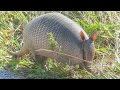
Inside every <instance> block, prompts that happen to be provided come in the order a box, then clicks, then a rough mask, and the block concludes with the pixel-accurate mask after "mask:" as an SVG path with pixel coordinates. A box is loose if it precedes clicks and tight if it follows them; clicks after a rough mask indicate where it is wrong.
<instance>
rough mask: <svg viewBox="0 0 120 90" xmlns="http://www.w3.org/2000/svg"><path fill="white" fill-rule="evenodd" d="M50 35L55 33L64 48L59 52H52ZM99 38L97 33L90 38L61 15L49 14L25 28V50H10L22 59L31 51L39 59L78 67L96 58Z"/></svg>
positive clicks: (23, 48)
mask: <svg viewBox="0 0 120 90" xmlns="http://www.w3.org/2000/svg"><path fill="white" fill-rule="evenodd" d="M48 33H52V34H53V36H54V38H55V40H56V41H57V42H58V44H59V45H60V46H61V51H60V52H59V51H58V50H55V51H52V50H49V40H48ZM96 36H97V33H96V32H95V33H93V34H92V35H91V36H90V38H89V37H88V35H87V34H86V33H85V31H84V30H83V29H82V28H81V27H80V26H79V25H78V24H77V23H75V22H74V21H72V20H71V19H69V18H67V17H66V16H64V15H62V14H60V13H47V14H44V15H41V16H39V17H37V18H35V19H33V20H31V21H30V22H29V23H28V24H27V25H26V27H25V30H24V31H23V41H24V45H23V47H22V49H21V50H20V51H18V52H10V51H9V53H10V54H12V55H17V56H22V55H24V54H26V53H28V51H31V52H32V53H33V54H34V55H35V56H36V57H39V56H40V57H43V56H45V57H50V58H54V59H56V60H57V61H61V62H63V63H68V64H69V65H76V64H80V63H81V62H82V61H83V62H84V61H91V60H92V59H93V57H94V52H95V47H94V41H95V39H96ZM61 52H62V53H61ZM63 53H64V54H63ZM39 60H40V59H39ZM43 61H45V60H43ZM84 65H85V66H88V63H87V62H84Z"/></svg>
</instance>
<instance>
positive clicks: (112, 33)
mask: <svg viewBox="0 0 120 90" xmlns="http://www.w3.org/2000/svg"><path fill="white" fill-rule="evenodd" d="M48 12H51V11H40V12H38V11H28V12H25V11H9V12H8V11H7V12H6V11H3V12H0V69H7V70H8V69H9V70H11V71H14V72H17V73H23V74H24V76H25V77H26V78H39V79H41V78H60V79H66V78H75V79H78V78H83V79H117V78H120V64H119V63H117V62H116V61H117V60H118V59H119V57H120V54H119V47H120V45H119V42H120V40H119V30H120V24H119V21H120V20H119V19H120V12H116V11H114V12H113V11H71V12H69V11H58V12H60V13H62V14H64V15H66V16H68V17H69V18H71V19H72V20H74V21H75V22H76V23H78V24H80V25H81V26H82V27H83V29H84V30H85V31H86V32H87V34H88V35H91V34H92V33H93V32H94V31H99V32H100V34H99V36H98V38H97V40H96V41H95V47H96V54H95V57H94V60H93V64H92V66H91V68H92V70H93V73H90V72H87V71H86V70H80V69H78V68H77V66H74V67H70V66H68V65H64V64H61V63H58V62H56V61H54V60H51V59H50V60H49V61H48V62H47V67H48V69H47V71H45V72H44V71H43V70H42V69H41V66H40V65H36V64H35V63H34V61H33V60H32V57H31V56H29V55H25V56H23V57H21V58H19V59H12V58H11V55H9V54H8V53H7V52H6V51H7V50H12V51H17V50H19V49H20V48H21V47H22V45H23V42H22V31H23V30H24V26H25V25H26V24H27V23H28V22H29V21H30V20H32V19H33V18H34V17H36V16H40V15H41V14H44V13H48ZM116 32H117V33H116ZM54 44H56V43H54ZM115 53H116V54H115Z"/></svg>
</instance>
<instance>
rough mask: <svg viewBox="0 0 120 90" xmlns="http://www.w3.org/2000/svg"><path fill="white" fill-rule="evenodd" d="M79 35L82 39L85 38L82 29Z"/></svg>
mask: <svg viewBox="0 0 120 90" xmlns="http://www.w3.org/2000/svg"><path fill="white" fill-rule="evenodd" d="M80 37H81V39H82V40H83V41H84V40H85V34H84V33H83V31H80Z"/></svg>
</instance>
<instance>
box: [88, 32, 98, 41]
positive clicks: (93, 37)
mask: <svg viewBox="0 0 120 90" xmlns="http://www.w3.org/2000/svg"><path fill="white" fill-rule="evenodd" d="M97 35H98V32H97V31H96V32H94V33H93V34H92V35H91V36H90V39H91V40H92V41H95V40H96V39H97Z"/></svg>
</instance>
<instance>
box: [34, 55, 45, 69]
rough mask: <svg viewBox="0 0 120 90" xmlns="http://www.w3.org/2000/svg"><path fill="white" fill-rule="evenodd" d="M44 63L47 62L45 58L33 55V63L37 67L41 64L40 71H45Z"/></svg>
mask: <svg viewBox="0 0 120 90" xmlns="http://www.w3.org/2000/svg"><path fill="white" fill-rule="evenodd" d="M46 61H47V57H45V56H41V55H35V63H36V64H38V65H39V64H41V68H42V69H46Z"/></svg>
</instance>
